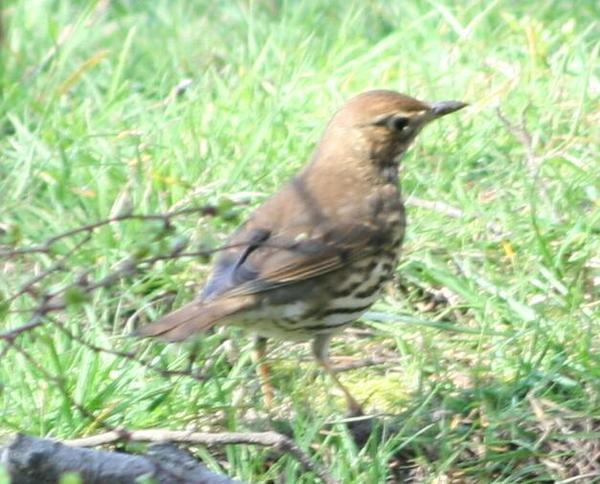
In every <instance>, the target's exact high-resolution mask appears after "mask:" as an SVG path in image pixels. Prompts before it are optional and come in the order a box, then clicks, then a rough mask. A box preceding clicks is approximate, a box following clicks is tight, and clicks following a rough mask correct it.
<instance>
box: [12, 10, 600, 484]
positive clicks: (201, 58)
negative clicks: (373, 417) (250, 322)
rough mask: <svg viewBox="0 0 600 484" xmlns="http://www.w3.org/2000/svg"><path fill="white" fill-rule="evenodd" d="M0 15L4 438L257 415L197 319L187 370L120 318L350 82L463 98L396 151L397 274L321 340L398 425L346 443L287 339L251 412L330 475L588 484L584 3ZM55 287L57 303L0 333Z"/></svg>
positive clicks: (248, 387) (321, 383)
mask: <svg viewBox="0 0 600 484" xmlns="http://www.w3.org/2000/svg"><path fill="white" fill-rule="evenodd" d="M3 18H4V38H3V44H2V67H1V72H0V86H1V93H0V110H1V111H0V113H1V118H0V250H1V251H2V252H0V253H1V254H2V259H0V332H3V333H0V358H1V364H0V433H3V434H8V433H11V432H14V431H25V432H28V433H30V434H34V435H41V436H51V437H53V438H58V439H66V438H73V437H79V436H84V435H89V434H93V433H96V432H99V431H101V430H102V429H103V428H105V427H115V426H123V427H126V428H147V427H169V428H173V429H177V428H191V429H204V430H215V431H216V430H247V429H249V428H255V427H253V426H255V425H256V422H257V421H259V420H260V419H261V417H264V416H265V415H266V414H267V410H266V409H265V408H264V405H263V403H262V400H261V398H260V390H259V386H258V383H257V380H256V378H255V377H254V367H253V365H252V363H251V361H250V352H249V349H250V344H251V341H250V338H248V337H247V336H246V335H244V334H242V333H240V332H238V331H237V330H235V329H226V330H224V331H220V332H216V333H214V334H211V335H207V336H206V337H205V338H203V339H202V340H201V341H200V342H199V343H198V344H197V345H196V348H195V351H196V358H195V360H194V362H193V365H192V368H191V369H190V367H189V360H190V356H189V355H190V352H191V351H192V348H190V346H189V345H180V346H165V345H162V344H160V343H152V342H146V341H143V342H138V341H133V340H132V339H131V338H128V337H127V334H128V333H129V332H130V331H131V329H132V328H133V327H134V326H136V325H138V324H143V323H145V322H147V321H150V320H152V319H154V318H155V317H157V316H158V315H159V314H162V313H164V312H165V311H167V310H168V309H169V308H170V307H171V306H173V305H179V304H181V303H182V302H184V301H187V300H188V299H189V298H190V297H191V296H192V294H193V292H194V291H196V290H198V288H199V287H200V285H201V282H202V280H203V277H204V275H205V274H206V271H207V268H208V267H209V266H208V260H207V258H199V257H192V258H173V259H169V258H167V259H168V260H164V261H161V260H156V256H160V255H161V254H164V253H170V252H169V251H172V250H173V248H174V247H175V248H176V247H178V246H177V244H180V246H181V247H183V244H185V243H188V242H189V246H188V247H191V248H194V249H195V250H197V249H198V248H200V247H203V248H204V247H217V246H218V245H219V243H221V241H222V240H224V238H225V237H226V236H227V234H228V233H230V231H231V230H232V229H233V228H234V227H235V226H236V225H237V224H238V223H239V222H240V221H241V220H243V218H244V217H245V215H246V214H247V213H248V212H249V211H250V210H251V209H252V207H253V206H256V205H257V204H259V203H260V202H261V201H262V200H264V199H265V197H266V196H268V194H270V193H272V192H273V191H274V190H276V188H277V187H278V186H279V185H280V184H281V183H282V182H283V181H284V180H285V179H286V178H287V177H289V176H290V175H292V174H293V173H294V172H295V171H296V170H297V169H298V168H299V167H300V166H302V164H303V163H304V162H305V160H306V159H307V158H308V157H309V156H310V153H311V150H312V149H313V147H314V145H315V143H316V141H317V139H318V137H319V134H320V132H321V131H322V129H323V127H324V125H325V124H326V122H327V121H328V119H329V117H330V116H331V114H332V113H333V112H334V110H335V109H336V108H337V107H338V106H339V105H340V104H341V103H342V102H343V101H344V100H345V99H347V98H348V97H350V96H351V95H353V94H355V93H358V92H361V91H364V90H367V89H371V88H376V87H383V88H390V89H396V90H399V91H402V92H407V93H410V94H412V95H414V96H416V97H419V98H421V99H427V100H441V99H458V100H465V101H468V102H470V103H471V106H470V107H469V108H468V109H467V110H465V111H461V112H460V114H457V115H455V116H452V117H449V118H447V119H444V120H443V121H441V122H439V123H438V124H436V125H435V126H432V127H430V128H429V129H428V130H427V131H426V132H425V133H423V134H422V135H421V137H420V140H419V142H418V143H417V145H416V146H415V147H414V148H413V149H412V151H411V152H410V153H409V154H408V155H407V156H406V158H405V159H404V161H403V166H404V169H403V175H402V185H403V190H404V193H405V196H406V197H407V199H408V202H409V227H408V234H407V241H406V245H405V249H404V255H403V258H402V262H401V264H400V266H399V267H398V279H397V283H396V284H395V285H394V287H393V288H391V289H390V291H389V292H388V293H387V294H386V295H385V297H384V298H383V299H382V300H381V301H380V302H379V303H378V304H377V305H376V306H375V307H374V308H373V310H372V311H371V312H369V313H368V314H367V315H366V317H365V318H364V321H363V322H361V323H360V324H357V325H356V326H355V329H353V330H351V331H347V333H346V334H345V335H344V336H341V337H339V338H337V339H336V341H335V343H334V344H333V347H332V353H333V355H336V356H339V357H344V358H340V359H337V360H336V361H337V362H338V364H342V363H343V364H347V365H349V366H352V365H354V366H357V367H358V368H355V369H352V370H348V371H345V372H343V373H342V374H341V378H342V379H343V381H344V382H346V383H347V384H348V385H349V387H350V388H352V390H353V392H355V394H357V395H358V396H359V397H360V398H362V399H365V400H367V402H368V403H367V408H368V409H369V411H370V412H372V413H374V414H375V413H384V414H389V415H393V416H395V417H388V418H390V419H391V420H393V421H394V422H395V424H394V431H393V432H392V431H390V432H389V438H388V439H387V440H384V441H382V439H378V438H373V439H371V440H370V441H369V443H368V444H367V445H366V446H364V447H362V448H361V447H359V446H357V445H355V444H354V442H353V441H352V439H351V438H350V436H349V433H348V431H347V429H346V427H345V426H344V425H343V421H344V408H343V400H342V399H341V398H340V397H339V395H336V394H333V393H331V389H330V388H328V383H327V380H326V379H325V378H324V377H323V376H322V375H321V374H320V373H318V372H316V371H315V369H314V365H313V363H312V362H311V360H310V357H309V352H308V350H307V348H306V347H305V346H304V345H293V344H289V343H277V344H272V345H271V348H272V352H271V353H270V357H271V359H272V361H273V367H274V370H273V371H274V375H273V378H274V385H275V387H276V388H277V390H278V393H277V402H276V407H275V408H274V409H272V410H271V415H273V416H275V417H276V418H277V419H278V421H280V422H281V421H282V420H288V429H287V430H288V431H289V432H291V433H292V435H293V437H294V439H295V440H296V442H297V443H298V444H299V445H300V446H301V447H303V448H305V449H307V450H310V452H311V453H312V454H313V458H314V459H315V460H317V461H319V462H321V463H322V464H323V465H324V466H325V467H327V468H328V469H329V470H330V472H331V473H332V474H333V476H334V477H336V478H338V479H339V480H340V481H342V482H373V483H376V482H386V480H387V481H389V482H395V481H398V480H400V479H405V478H411V479H414V480H416V481H420V482H440V483H441V482H534V481H535V482H540V481H543V480H546V481H550V480H555V481H561V480H562V482H575V481H577V482H593V481H600V462H599V457H598V455H600V454H599V452H600V444H599V443H598V442H599V438H600V383H599V382H600V356H599V349H600V336H599V324H600V323H599V321H600V238H599V237H598V235H599V233H600V209H599V208H600V178H599V175H598V174H599V173H600V160H599V157H598V153H599V152H600V150H599V148H600V147H599V144H600V143H599V141H600V128H599V126H600V102H599V100H600V63H599V62H598V53H599V49H600V3H598V2H595V1H592V0H531V1H529V0H521V1H516V0H491V1H484V0H463V1H453V0H411V1H409V0H405V1H401V2H400V1H398V2H389V1H383V0H382V1H375V0H373V1H358V0H357V1H349V0H332V1H328V2H323V1H316V0H310V1H303V2H295V1H291V0H290V1H281V2H280V1H275V0H270V1H269V0H263V1H259V0H256V1H241V0H235V1H231V2H209V1H198V2H191V1H188V2H186V1H176V0H156V1H152V2H139V1H134V0H120V1H118V0H113V1H110V0H99V1H83V0H82V1H75V0H73V1H52V0H26V1H25V0H21V1H14V0H13V1H11V0H5V2H4V5H3ZM498 110H500V112H499V111H498ZM204 205H211V206H214V207H216V208H217V215H216V216H213V217H201V216H199V215H198V214H188V215H181V216H177V217H176V218H175V217H174V218H173V219H172V220H171V223H170V224H168V225H169V227H168V230H165V223H164V220H162V219H160V218H159V219H158V220H148V219H141V220H140V219H127V220H123V221H122V222H120V223H113V224H108V225H104V226H101V227H98V228H97V229H94V230H89V231H85V232H82V233H79V234H75V235H73V236H69V237H65V238H62V239H60V240H57V241H56V242H55V243H53V244H51V246H44V245H43V244H44V242H45V241H47V240H48V239H49V238H51V237H53V236H55V235H57V234H60V233H63V232H65V231H68V230H70V229H73V228H76V227H78V226H81V225H83V224H87V223H90V222H94V221H98V220H103V219H107V218H109V217H111V216H113V217H114V216H118V215H127V214H128V213H131V211H132V210H133V212H134V213H135V214H160V213H163V214H164V213H167V212H169V211H172V210H176V209H181V208H186V207H191V206H204ZM39 246H41V247H46V250H42V251H38V252H32V253H19V252H17V253H15V250H17V249H22V248H28V247H29V248H30V247H39ZM149 257H150V258H152V257H154V259H153V261H152V262H153V263H152V264H146V265H144V266H143V267H142V270H140V271H137V272H135V273H133V272H127V273H126V272H119V273H118V277H116V278H115V280H114V281H111V283H110V284H107V285H106V286H103V287H99V288H98V289H97V290H93V291H91V290H90V291H88V290H86V289H85V288H86V287H89V286H86V284H89V283H88V282H86V281H87V279H90V280H93V281H98V280H101V279H102V277H105V276H106V275H109V274H114V272H115V271H118V268H119V267H123V266H122V264H123V261H130V262H131V261H132V260H133V261H134V262H135V261H141V260H142V259H144V258H146V259H144V260H147V259H148V258H149ZM56 261H60V263H59V264H58V265H55V264H56ZM119 264H121V265H119ZM84 273H85V274H86V275H85V277H84V276H82V274H84ZM34 277H39V280H34V281H33V282H31V281H32V278H34ZM83 279H86V281H83ZM28 281H29V285H28V286H26V284H28ZM54 293H61V294H62V296H63V299H62V301H64V302H65V304H66V306H67V307H66V308H65V310H64V311H57V312H56V313H53V314H46V313H44V314H41V316H40V317H39V318H38V319H36V320H35V322H36V323H37V324H35V325H34V327H32V328H31V329H30V330H28V331H23V332H19V333H18V334H17V335H15V334H14V333H7V331H9V330H11V329H13V330H14V328H18V327H20V326H21V325H23V324H25V323H27V322H31V318H32V317H35V316H36V314H35V310H36V309H37V310H39V308H40V301H42V302H43V301H46V302H47V301H48V299H47V298H46V299H44V298H45V297H46V296H48V297H49V295H51V294H54ZM32 312H33V313H32ZM2 335H3V336H2ZM103 349H106V350H109V351H105V350H103ZM111 351H112V352H111ZM115 351H118V352H125V353H126V354H128V355H131V354H134V355H135V356H134V357H130V358H127V357H123V355H119V354H115ZM131 352H134V353H131ZM365 359H366V360H365ZM141 360H143V361H145V362H146V364H141V363H140V361H141ZM361 362H362V364H361ZM152 365H153V366H155V367H159V368H162V369H163V370H168V371H162V372H161V371H157V370H156V369H152V368H149V366H152ZM168 372H171V373H170V374H169V375H167V373H168ZM178 372H179V373H178ZM198 374H199V375H200V376H198ZM190 375H191V376H190ZM194 375H196V377H195V378H194V377H193V376H194ZM252 422H254V423H252ZM325 427H327V429H328V430H327V431H326V432H324V431H323V428H325ZM196 452H197V453H198V455H199V456H200V457H202V458H203V459H205V461H206V462H208V464H209V465H210V466H211V467H212V468H214V469H216V470H220V471H221V472H224V473H227V474H229V475H231V476H234V477H236V478H239V479H243V480H246V481H249V482H299V483H310V482H314V479H315V476H314V475H310V474H303V473H302V471H301V470H300V469H299V466H298V464H297V463H296V462H295V461H294V460H293V459H291V458H288V457H283V458H280V459H276V460H273V458H272V454H270V452H269V451H263V450H260V449H257V448H254V447H243V446H239V447H228V448H226V449H224V451H223V453H222V454H215V453H209V452H208V451H206V450H203V449H196Z"/></svg>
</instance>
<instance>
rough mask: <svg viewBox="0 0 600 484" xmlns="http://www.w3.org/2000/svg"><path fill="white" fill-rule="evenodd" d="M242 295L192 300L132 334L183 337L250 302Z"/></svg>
mask: <svg viewBox="0 0 600 484" xmlns="http://www.w3.org/2000/svg"><path fill="white" fill-rule="evenodd" d="M249 303H250V301H249V299H248V298H244V297H238V298H231V299H217V300H215V301H212V302H208V303H204V302H200V301H192V302H190V303H188V304H186V305H185V306H183V307H182V308H180V309H177V310H176V311H173V312H172V313H169V314H167V315H166V316H163V317H162V318H160V319H158V320H157V321H154V322H153V323H150V324H148V325H146V326H142V327H141V328H138V329H137V330H136V331H135V332H134V333H133V335H134V336H140V337H148V336H153V337H159V338H160V339H162V340H165V341H168V342H175V341H182V340H184V339H186V338H188V337H190V336H191V335H193V334H194V333H200V332H203V331H206V330H208V329H210V328H212V327H213V326H215V325H216V324H217V323H219V322H221V321H222V320H223V319H225V318H227V317H229V316H231V315H233V314H235V313H236V312H238V311H240V310H241V309H244V308H247V307H248V306H249Z"/></svg>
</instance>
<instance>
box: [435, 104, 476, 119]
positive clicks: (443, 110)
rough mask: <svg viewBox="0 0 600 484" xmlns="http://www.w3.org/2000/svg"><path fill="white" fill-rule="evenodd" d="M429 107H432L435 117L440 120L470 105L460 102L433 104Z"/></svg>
mask: <svg viewBox="0 0 600 484" xmlns="http://www.w3.org/2000/svg"><path fill="white" fill-rule="evenodd" d="M429 106H430V107H431V112H432V113H433V115H434V116H435V117H436V118H439V117H441V116H446V114H450V113H453V112H454V111H458V110H459V109H462V108H464V107H465V106H468V104H467V103H463V102H460V101H438V102H434V103H431V104H430V105H429Z"/></svg>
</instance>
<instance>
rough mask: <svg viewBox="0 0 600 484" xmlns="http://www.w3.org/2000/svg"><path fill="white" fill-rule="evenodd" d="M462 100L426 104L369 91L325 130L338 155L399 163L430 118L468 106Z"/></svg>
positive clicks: (377, 162) (352, 101) (349, 104)
mask: <svg viewBox="0 0 600 484" xmlns="http://www.w3.org/2000/svg"><path fill="white" fill-rule="evenodd" d="M466 105H467V104H466V103H463V102H460V101H440V102H433V103H427V102H423V101H419V100H417V99H415V98H412V97H410V96H406V95H404V94H400V93H398V92H395V91H386V90H375V91H367V92H364V93H362V94H359V95H357V96H355V97H353V98H352V99H350V100H349V101H348V102H347V103H346V104H345V105H344V106H343V107H342V108H341V109H340V110H339V111H338V112H337V113H336V114H335V116H334V117H333V119H332V120H331V122H330V123H329V126H328V128H327V130H326V132H325V136H324V139H323V144H324V148H325V147H327V145H329V144H330V143H331V144H332V145H335V146H331V147H332V148H334V151H338V153H339V154H342V152H344V154H346V155H351V157H352V158H353V159H356V160H362V161H363V162H364V161H366V160H369V161H370V162H371V163H374V164H375V165H379V166H382V167H387V166H389V165H396V164H397V161H398V159H399V158H400V156H401V155H402V154H403V153H404V152H405V151H406V150H407V149H408V147H409V146H410V144H411V143H412V142H413V140H414V139H415V137H416V136H417V134H419V132H420V131H421V130H422V129H423V127H424V126H425V125H427V124H429V123H430V122H431V121H433V120H435V119H438V118H441V117H442V116H445V115H446V114H450V113H453V112H455V111H458V110H459V109H462V108H464V107H465V106H466Z"/></svg>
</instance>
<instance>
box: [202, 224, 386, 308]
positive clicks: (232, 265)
mask: <svg viewBox="0 0 600 484" xmlns="http://www.w3.org/2000/svg"><path fill="white" fill-rule="evenodd" d="M382 242H383V239H382V231H381V230H378V229H377V227H375V226H373V225H369V224H346V225H337V226H336V227H335V228H331V227H325V228H323V227H316V228H315V227H307V226H297V227H291V228H290V227H287V228H286V230H285V231H282V232H279V233H272V232H270V231H269V230H267V229H262V228H257V227H253V226H251V225H249V226H244V227H242V228H241V229H240V230H239V231H238V232H237V233H236V234H234V235H233V237H232V238H231V239H230V241H229V244H228V245H229V246H230V247H231V248H230V249H226V250H225V251H224V253H223V254H222V255H221V256H220V257H219V259H218V260H217V262H216V264H215V269H214V271H213V273H212V276H211V277H210V279H209V281H208V282H207V284H206V286H205V289H204V291H203V294H202V299H212V298H216V297H238V296H247V295H252V294H257V293H261V292H264V291H270V290H272V289H276V288H279V287H282V286H285V285H289V284H293V283H296V282H301V281H305V280H308V279H311V278H316V277H319V276H322V275H324V274H327V273H329V272H333V271H336V270H338V269H341V268H343V267H345V266H347V265H348V264H350V263H352V262H353V261H356V260H357V259H360V258H363V257H366V256H368V255H371V254H373V253H375V252H376V251H377V250H379V247H380V245H381V243H382Z"/></svg>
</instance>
